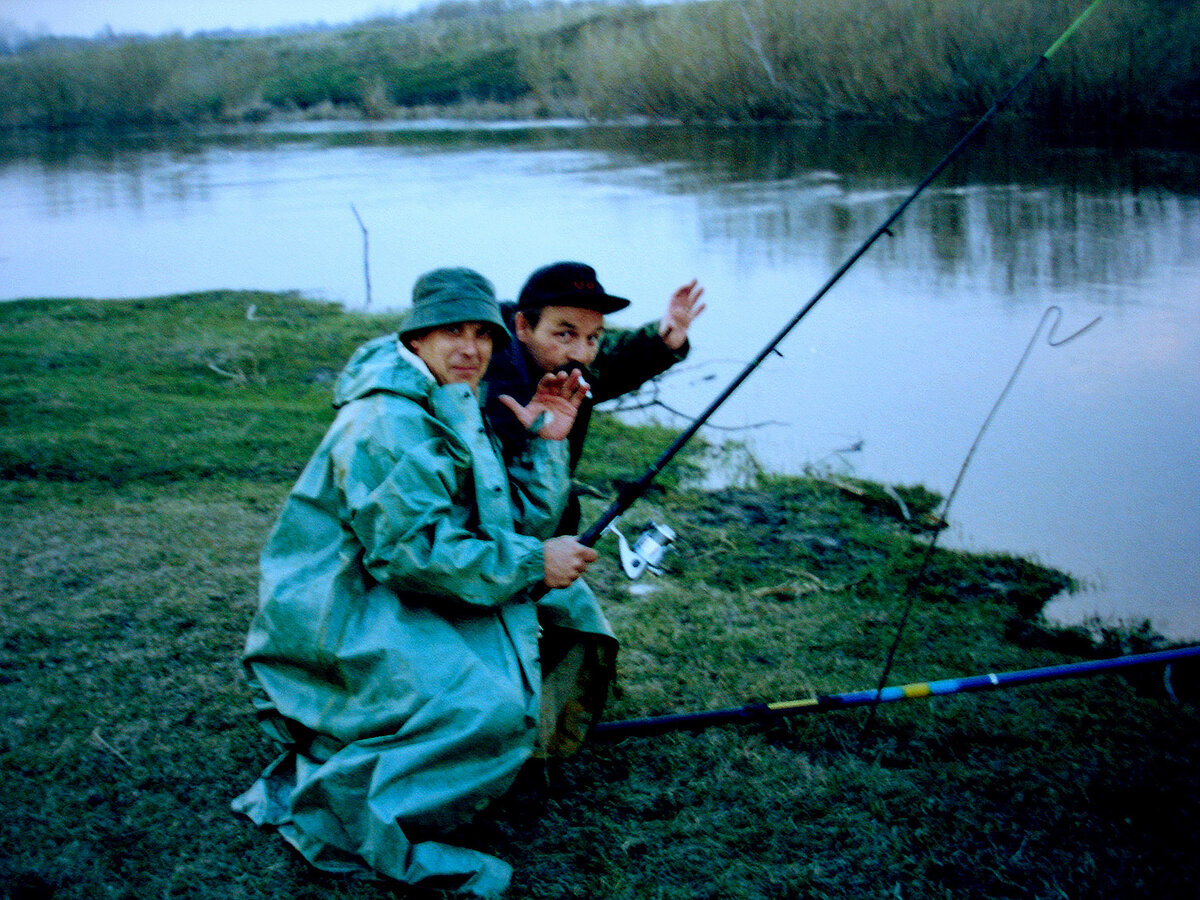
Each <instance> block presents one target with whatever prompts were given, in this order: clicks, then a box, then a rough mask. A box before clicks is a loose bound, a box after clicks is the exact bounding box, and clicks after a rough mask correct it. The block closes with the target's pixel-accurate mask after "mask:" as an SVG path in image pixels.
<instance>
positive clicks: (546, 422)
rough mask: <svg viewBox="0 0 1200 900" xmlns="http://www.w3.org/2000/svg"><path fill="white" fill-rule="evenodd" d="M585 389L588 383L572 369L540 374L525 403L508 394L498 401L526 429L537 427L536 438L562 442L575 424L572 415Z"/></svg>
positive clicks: (576, 409)
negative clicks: (564, 371) (568, 372)
mask: <svg viewBox="0 0 1200 900" xmlns="http://www.w3.org/2000/svg"><path fill="white" fill-rule="evenodd" d="M587 392H588V383H587V382H586V381H584V380H583V375H581V374H580V372H579V370H578V369H572V370H571V373H570V374H569V375H568V374H565V373H563V372H549V373H547V374H545V375H543V376H542V380H541V381H539V382H538V386H537V390H536V391H534V394H533V397H532V399H530V401H529V403H528V404H527V405H525V406H522V405H521V404H520V403H518V402H517V401H516V400H514V399H513V398H512V397H510V396H509V395H508V394H501V395H500V402H501V403H503V404H504V405H505V406H507V407H508V408H509V409H511V410H512V412H513V415H515V416H516V417H517V420H518V421H519V422H520V423H521V424H522V425H524V426H525V427H526V428H533V427H535V426H536V428H537V435H538V437H541V438H545V439H546V440H548V441H561V440H563V439H564V438H565V437H566V436H567V435H568V434H569V433H570V431H571V426H572V425H573V424H575V414H576V413H577V412H579V404H580V403H582V402H583V398H584V397H585V396H587ZM539 420H540V421H539Z"/></svg>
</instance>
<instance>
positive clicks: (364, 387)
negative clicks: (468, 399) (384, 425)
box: [333, 334, 436, 407]
mask: <svg viewBox="0 0 1200 900" xmlns="http://www.w3.org/2000/svg"><path fill="white" fill-rule="evenodd" d="M435 386H436V385H435V382H434V381H433V379H432V378H431V377H430V375H429V372H428V370H427V369H426V368H425V365H424V363H422V362H421V361H420V359H419V358H418V357H416V356H415V355H413V354H411V353H409V352H408V351H407V350H404V349H403V348H402V347H401V346H400V341H399V340H397V338H396V335H394V334H385V335H383V336H381V337H377V338H375V339H374V340H371V341H368V342H367V343H365V344H363V345H362V346H361V347H359V348H358V349H357V350H355V351H354V353H353V354H352V355H351V357H350V361H349V362H347V363H346V367H345V368H344V369H342V371H341V374H339V375H338V378H337V382H336V383H335V384H334V387H333V405H334V407H342V406H345V405H346V404H347V403H349V402H350V401H351V400H358V399H360V398H362V397H366V396H368V395H369V394H375V393H379V392H386V393H390V394H397V395H399V396H401V397H407V398H409V399H412V400H420V399H422V398H424V397H428V396H429V393H430V391H432V390H433V388H434V387H435Z"/></svg>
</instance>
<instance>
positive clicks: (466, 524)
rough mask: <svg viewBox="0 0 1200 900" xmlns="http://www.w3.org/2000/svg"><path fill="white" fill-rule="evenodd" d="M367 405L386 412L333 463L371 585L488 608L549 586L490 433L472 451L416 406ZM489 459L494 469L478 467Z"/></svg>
mask: <svg viewBox="0 0 1200 900" xmlns="http://www.w3.org/2000/svg"><path fill="white" fill-rule="evenodd" d="M361 402H363V403H370V404H376V405H378V406H379V407H380V408H378V409H376V410H374V414H372V415H366V416H360V417H359V418H360V419H361V420H362V421H363V425H362V431H361V432H359V433H354V431H352V432H350V433H348V434H347V435H346V436H345V439H344V440H341V441H339V442H338V443H337V444H336V445H335V446H334V448H333V454H332V455H333V457H334V465H335V469H336V471H337V473H338V479H339V481H340V483H341V491H342V495H343V497H344V502H345V504H346V506H347V508H348V509H347V512H348V516H347V521H349V523H350V527H351V528H352V529H353V531H354V533H355V535H356V537H357V538H358V541H359V542H360V543H361V544H362V547H363V564H364V566H365V567H366V569H367V571H368V572H369V574H370V575H371V577H373V578H374V579H376V580H377V581H379V582H380V583H381V584H384V585H385V586H387V587H388V588H390V589H391V590H393V591H396V592H404V593H408V594H418V595H424V596H426V597H428V598H429V601H430V602H431V603H432V602H436V601H439V600H440V601H450V602H461V603H466V604H469V605H473V606H489V607H494V606H498V605H500V604H503V603H505V602H508V601H509V600H511V599H512V598H513V597H514V595H516V594H518V593H519V592H520V591H522V590H523V589H525V588H528V587H530V586H531V585H533V584H535V583H537V582H539V581H541V580H542V577H543V575H544V561H543V554H542V542H541V541H540V540H538V539H537V538H536V537H532V536H528V535H523V534H519V533H518V532H517V531H516V529H515V527H514V525H515V523H514V522H513V520H512V513H511V505H510V502H511V501H510V500H509V490H508V485H507V482H506V479H505V476H504V470H503V468H502V466H501V465H500V463H499V461H498V460H497V459H495V454H494V451H493V450H492V448H491V445H490V443H489V442H488V439H487V437H486V434H485V433H484V432H483V431H482V428H480V435H481V440H480V441H474V442H470V443H468V441H467V440H464V439H463V437H462V436H461V435H460V434H459V433H458V432H456V431H455V430H453V429H451V428H450V427H448V426H447V425H446V424H445V423H443V422H441V421H439V420H438V419H436V418H434V417H433V416H432V415H430V414H429V413H428V412H427V411H425V410H423V409H422V408H421V407H420V406H418V405H417V404H415V403H413V402H411V401H407V400H404V399H397V398H388V397H380V396H376V397H372V398H367V399H366V400H364V401H361ZM476 414H478V409H476ZM480 426H482V419H480ZM482 453H486V454H487V455H488V456H486V457H483V461H484V462H485V463H486V462H488V461H489V458H490V462H491V463H492V465H482V466H477V465H475V462H476V457H479V456H481V454H482Z"/></svg>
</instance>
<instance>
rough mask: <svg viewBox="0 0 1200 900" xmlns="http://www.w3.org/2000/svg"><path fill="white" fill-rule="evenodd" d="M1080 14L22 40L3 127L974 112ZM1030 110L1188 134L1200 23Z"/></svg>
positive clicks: (517, 8) (1064, 57)
mask: <svg viewBox="0 0 1200 900" xmlns="http://www.w3.org/2000/svg"><path fill="white" fill-rule="evenodd" d="M1083 6H1084V3H1083V0H1008V2H1003V3H982V2H979V0H812V2H806V3H798V2H794V0H737V2H732V0H690V2H676V3H669V4H657V5H650V6H645V5H641V4H639V3H619V4H618V3H575V4H562V3H557V2H542V3H531V2H515V0H513V2H504V0H494V2H487V3H476V4H468V3H448V2H447V3H442V4H439V5H436V6H432V7H427V8H425V9H423V10H422V11H420V12H419V13H415V14H412V15H410V16H407V17H404V18H394V17H392V18H386V17H385V18H376V19H372V20H368V21H364V22H360V23H357V24H354V25H349V26H344V27H339V28H322V29H317V28H312V29H305V30H295V31H290V32H287V33H279V34H225V33H222V34H198V35H192V36H184V35H169V36H163V37H145V36H128V35H127V36H119V35H103V36H97V37H96V38H95V39H92V40H87V41H80V40H66V39H54V38H41V39H37V40H35V39H31V38H22V37H21V36H10V37H9V38H8V41H7V44H8V46H7V48H6V51H7V52H4V53H3V54H2V55H0V124H4V125H7V126H25V127H30V126H32V127H43V128H62V127H74V126H124V125H140V126H145V125H160V124H178V123H193V122H211V121H223V120H235V121H236V120H247V119H261V118H266V117H271V116H276V115H283V114H286V115H307V116H330V115H349V116H362V117H370V118H387V117H394V116H404V115H414V114H416V111H420V110H428V109H430V108H436V109H437V110H438V111H439V112H445V111H446V110H447V109H451V110H458V111H460V112H462V111H464V110H467V111H472V112H474V113H476V114H477V113H478V111H479V110H481V109H488V110H491V113H492V114H493V115H563V114H582V115H585V116H588V117H592V118H602V119H607V118H624V117H630V116H646V117H652V118H657V119H663V118H665V119H688V120H704V121H737V122H755V121H794V120H814V119H815V120H829V119H838V118H852V119H868V120H879V121H895V120H899V119H904V120H910V121H930V120H946V119H955V118H962V117H971V116H974V115H978V114H979V113H980V112H981V111H982V110H983V109H985V108H986V107H987V106H988V105H989V104H990V103H991V102H992V100H994V99H995V98H996V97H997V96H998V95H1000V94H1001V93H1002V92H1003V90H1004V89H1005V88H1006V87H1008V85H1009V84H1010V83H1011V81H1012V79H1013V78H1014V77H1015V75H1016V73H1018V72H1019V71H1021V70H1023V69H1024V68H1025V67H1026V66H1027V65H1028V64H1029V63H1030V62H1032V61H1033V60H1034V59H1036V58H1037V56H1038V55H1039V54H1040V53H1041V52H1043V51H1044V50H1045V49H1046V48H1047V46H1049V44H1050V43H1051V42H1052V41H1053V40H1054V38H1055V37H1057V35H1058V34H1060V33H1061V31H1062V30H1063V29H1064V28H1065V27H1066V26H1067V25H1068V24H1069V23H1070V22H1071V21H1072V20H1073V19H1074V18H1075V16H1076V15H1078V14H1079V12H1081V11H1082V9H1083ZM1016 112H1017V114H1019V115H1022V116H1024V117H1027V118H1030V119H1033V120H1036V121H1040V122H1046V123H1050V124H1055V125H1061V124H1063V123H1070V124H1072V125H1073V126H1078V127H1089V126H1105V127H1110V126H1117V127H1119V128H1128V127H1129V126H1132V125H1138V126H1142V125H1146V124H1163V125H1166V126H1168V127H1174V126H1176V125H1178V123H1182V122H1187V121H1189V120H1192V119H1195V118H1196V117H1197V115H1200V6H1197V4H1194V3H1186V2H1179V0H1123V2H1121V3H1109V4H1107V5H1104V6H1101V7H1100V9H1099V11H1098V12H1097V13H1096V14H1095V15H1094V16H1093V17H1092V18H1091V19H1090V20H1089V22H1088V23H1087V25H1086V27H1085V28H1084V29H1083V30H1082V31H1080V32H1079V33H1078V34H1077V36H1076V38H1075V39H1074V40H1073V41H1072V42H1071V43H1070V44H1068V45H1067V47H1066V48H1065V49H1064V51H1063V52H1062V53H1060V54H1058V55H1056V56H1055V58H1054V61H1053V65H1051V66H1050V67H1048V70H1047V72H1046V74H1045V75H1044V77H1042V78H1041V79H1039V82H1038V84H1037V86H1036V89H1035V90H1033V91H1031V92H1030V93H1029V94H1028V95H1027V96H1025V97H1023V98H1022V100H1021V103H1020V104H1019V108H1018V109H1017V111H1016Z"/></svg>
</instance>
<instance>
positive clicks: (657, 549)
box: [604, 522, 675, 581]
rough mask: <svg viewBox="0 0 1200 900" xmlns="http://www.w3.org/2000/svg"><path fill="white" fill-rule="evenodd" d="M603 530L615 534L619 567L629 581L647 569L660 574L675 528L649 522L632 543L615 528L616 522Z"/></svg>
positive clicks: (673, 538)
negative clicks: (619, 559)
mask: <svg viewBox="0 0 1200 900" xmlns="http://www.w3.org/2000/svg"><path fill="white" fill-rule="evenodd" d="M604 530H605V531H611V532H612V533H613V534H615V535H616V536H617V546H618V548H619V549H620V551H621V568H622V569H624V570H625V575H626V577H628V578H629V579H630V580H631V581H633V580H636V579H638V578H640V577H641V576H642V574H643V573H645V571H646V570H647V569H649V570H650V571H651V572H653V573H654V574H655V575H660V574H662V569H661V568H660V565H661V563H662V560H663V556H665V555H666V552H667V549H668V548H669V547H670V546H671V544H672V543H674V541H675V530H674V529H673V528H671V526H669V525H659V524H657V523H655V522H650V523H649V524H647V525H646V526H645V528H643V529H642V533H641V534H639V535H638V536H637V537H636V538H634V541H633V544H632V545H630V543H629V541H627V540H626V539H625V535H623V534H621V532H620V531H619V530H618V529H617V525H616V522H613V523H612V524H610V525H609V526H608V527H607V528H605V529H604Z"/></svg>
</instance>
